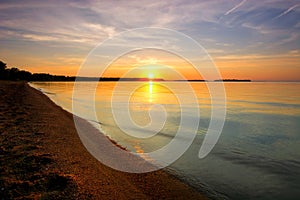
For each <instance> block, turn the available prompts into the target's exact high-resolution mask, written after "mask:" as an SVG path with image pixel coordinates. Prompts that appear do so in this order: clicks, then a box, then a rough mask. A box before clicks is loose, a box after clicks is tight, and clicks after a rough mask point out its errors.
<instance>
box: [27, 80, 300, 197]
mask: <svg viewBox="0 0 300 200" xmlns="http://www.w3.org/2000/svg"><path fill="white" fill-rule="evenodd" d="M90 84H91V83H80V93H81V94H82V95H80V98H78V97H77V98H76V99H73V97H72V91H73V83H65V82H61V83H55V82H51V83H45V82H44V83H32V85H33V86H34V87H36V88H39V89H41V90H42V91H43V92H44V93H45V94H46V95H48V96H49V97H50V98H51V99H52V100H53V101H54V102H56V103H57V104H58V105H60V106H62V107H63V108H65V109H66V110H68V111H70V112H72V100H73V101H76V102H77V103H79V105H80V106H81V108H82V112H80V113H77V114H78V115H80V116H81V117H84V118H86V119H87V120H90V122H91V123H93V124H94V125H98V126H99V123H100V124H101V127H99V128H100V129H101V131H102V132H104V133H105V134H106V135H108V136H109V137H111V138H112V139H114V140H115V141H117V142H118V143H119V144H121V145H122V146H124V147H126V148H127V149H128V150H130V151H134V152H137V153H141V154H142V153H143V152H151V151H153V150H156V149H159V148H161V147H162V146H164V145H166V144H167V143H169V142H170V141H171V140H172V138H173V137H174V134H175V133H176V131H177V128H178V126H179V123H180V105H179V104H178V100H177V99H176V96H175V95H174V94H172V93H171V92H170V90H168V89H167V88H166V87H165V86H164V84H165V85H166V86H170V87H177V88H179V91H180V92H182V93H184V92H185V91H181V90H180V88H181V84H182V83H179V82H167V83H163V84H162V83H152V84H150V83H142V84H143V85H142V86H141V87H140V88H138V89H137V90H136V91H135V92H134V93H132V95H131V98H130V102H132V104H130V105H134V106H131V107H130V113H131V116H132V118H133V120H134V121H135V123H136V124H138V125H141V126H143V125H146V124H147V123H149V122H150V118H149V114H148V110H149V108H150V107H151V105H153V104H157V103H158V104H162V105H164V107H165V110H166V112H167V113H168V115H167V121H166V123H165V125H164V127H163V129H162V130H161V131H160V133H159V134H157V135H156V136H154V137H151V138H149V139H137V138H133V137H130V136H128V135H126V134H124V133H123V132H122V131H121V130H120V129H119V128H118V127H117V126H116V124H115V122H114V120H113V116H112V112H111V96H112V91H114V87H115V84H116V83H115V82H102V83H99V85H98V88H97V91H96V96H95V108H96V111H97V120H94V119H93V117H92V115H93V112H92V111H91V108H92V107H93V105H90V104H89V103H88V102H87V99H85V97H86V95H85V94H87V93H89V92H91V89H90ZM122 84H125V85H126V84H127V85H128V86H130V84H131V85H132V84H141V83H137V82H130V83H129V82H124V83H122ZM214 84H219V83H214ZM191 85H192V87H193V89H194V91H195V92H196V94H197V101H198V104H192V103H191V102H189V101H188V100H186V101H185V102H183V104H182V105H181V106H185V107H187V108H189V109H193V108H195V106H197V107H199V108H200V114H201V120H200V124H199V129H198V131H197V136H196V139H195V140H194V142H193V144H192V145H191V147H190V148H189V149H188V151H187V152H186V153H185V154H184V155H183V156H182V157H181V158H180V159H178V160H177V161H176V162H175V163H174V164H172V165H171V166H169V167H168V169H167V170H168V171H170V172H171V173H174V174H175V175H177V176H178V177H179V178H180V179H182V180H184V181H186V182H188V183H189V184H190V185H192V186H193V187H195V188H197V189H199V190H201V191H204V192H206V193H207V194H208V195H209V196H210V197H212V198H215V199H224V198H225V199H254V198H255V199H299V198H300V92H299V91H300V84H299V83H255V82H252V83H225V89H226V95H227V116H226V121H225V125H224V129H223V131H222V134H221V137H220V139H219V141H218V143H217V145H216V146H215V147H214V149H213V151H212V152H211V153H210V154H209V155H208V156H207V157H206V158H204V159H199V158H198V152H199V148H200V146H201V144H202V141H203V138H204V136H205V133H206V130H207V127H208V124H209V119H210V111H211V105H210V95H209V93H208V90H207V87H206V84H205V83H200V82H199V83H191ZM128 88H129V87H128ZM129 92H132V91H126V89H124V90H122V91H118V93H120V94H121V95H127V94H128V93H129ZM120 109H122V108H120ZM132 128H134V127H132ZM184 128H185V129H188V128H189V127H184Z"/></svg>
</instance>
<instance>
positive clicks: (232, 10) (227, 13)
mask: <svg viewBox="0 0 300 200" xmlns="http://www.w3.org/2000/svg"><path fill="white" fill-rule="evenodd" d="M246 1H247V0H243V1H241V2H240V3H239V4H237V5H236V6H234V7H233V8H231V9H230V10H228V11H227V12H226V13H225V14H224V15H229V14H230V13H232V12H234V11H235V10H236V9H238V8H239V7H241V6H242V5H243V4H244V3H246Z"/></svg>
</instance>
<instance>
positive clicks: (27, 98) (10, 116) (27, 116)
mask: <svg viewBox="0 0 300 200" xmlns="http://www.w3.org/2000/svg"><path fill="white" fill-rule="evenodd" d="M0 95H1V99H0V143H1V147H0V161H1V163H0V165H1V171H0V172H1V178H0V196H1V197H2V198H4V199H12V198H14V199H23V198H24V197H25V198H32V199H39V198H46V199H206V198H205V197H204V196H203V195H201V194H200V193H199V192H197V191H195V190H194V189H192V188H190V187H189V186H187V185H186V184H184V183H182V182H180V181H179V180H177V179H176V178H174V177H173V176H171V175H169V174H167V173H166V172H164V171H162V170H160V171H156V172H151V173H145V174H130V173H124V172H119V171H116V170H113V169H111V168H109V167H107V166H105V165H103V164H101V163H100V162H99V161H97V160H96V159H95V158H94V157H93V156H91V155H90V153H88V152H87V150H86V149H85V147H84V146H83V145H82V143H81V140H80V139H79V137H78V134H77V132H76V129H75V126H74V121H73V116H72V114H70V113H68V112H66V111H65V110H63V109H62V108H60V107H59V106H57V105H55V104H54V103H53V102H52V101H51V100H50V99H49V98H48V97H47V96H45V95H44V94H42V93H41V92H39V91H37V90H35V89H33V88H31V87H30V86H28V85H27V84H26V83H22V82H4V81H2V82H0ZM91 129H92V126H91Z"/></svg>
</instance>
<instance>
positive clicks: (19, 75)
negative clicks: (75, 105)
mask: <svg viewBox="0 0 300 200" xmlns="http://www.w3.org/2000/svg"><path fill="white" fill-rule="evenodd" d="M0 80H12V81H18V80H20V81H74V80H75V77H70V76H57V75H51V74H46V73H31V72H28V71H25V70H19V69H18V68H16V67H12V68H8V67H7V65H6V63H4V62H2V61H0Z"/></svg>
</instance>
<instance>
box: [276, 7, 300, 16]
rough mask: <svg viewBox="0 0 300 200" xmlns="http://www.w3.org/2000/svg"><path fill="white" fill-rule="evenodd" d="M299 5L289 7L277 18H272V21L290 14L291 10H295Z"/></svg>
mask: <svg viewBox="0 0 300 200" xmlns="http://www.w3.org/2000/svg"><path fill="white" fill-rule="evenodd" d="M299 5H300V4H296V5H293V6H291V7H289V8H288V9H287V10H285V11H284V12H282V13H280V14H279V15H278V16H276V17H274V19H278V18H280V17H282V16H284V15H286V14H288V13H289V12H291V11H292V10H294V9H295V8H297V7H298V6H299Z"/></svg>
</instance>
